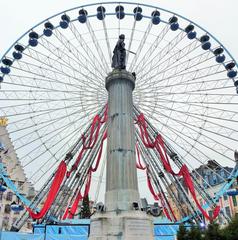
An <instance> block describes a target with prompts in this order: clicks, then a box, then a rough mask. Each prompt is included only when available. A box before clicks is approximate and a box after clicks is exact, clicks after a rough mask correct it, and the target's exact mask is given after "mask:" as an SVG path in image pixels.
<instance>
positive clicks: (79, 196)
mask: <svg viewBox="0 0 238 240" xmlns="http://www.w3.org/2000/svg"><path fill="white" fill-rule="evenodd" d="M91 180H92V171H89V172H88V176H87V181H86V184H85V189H84V194H83V196H82V194H81V190H78V189H77V190H76V198H75V200H74V203H73V205H72V207H70V206H68V207H67V209H66V211H65V213H64V215H63V217H62V219H63V220H64V219H66V218H69V219H72V218H73V217H74V215H75V213H76V211H77V209H78V205H79V202H80V201H81V200H82V199H83V198H85V197H86V196H87V195H88V193H89V190H90V186H91Z"/></svg>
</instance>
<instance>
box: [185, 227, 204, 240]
mask: <svg viewBox="0 0 238 240" xmlns="http://www.w3.org/2000/svg"><path fill="white" fill-rule="evenodd" d="M194 239H196V240H202V232H201V229H200V228H199V227H197V226H195V225H192V227H191V229H190V231H189V232H188V240H194Z"/></svg>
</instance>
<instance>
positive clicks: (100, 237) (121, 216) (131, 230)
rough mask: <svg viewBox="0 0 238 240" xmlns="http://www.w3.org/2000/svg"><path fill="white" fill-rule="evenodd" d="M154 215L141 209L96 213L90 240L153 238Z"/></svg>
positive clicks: (91, 226) (91, 227) (144, 239)
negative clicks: (149, 214)
mask: <svg viewBox="0 0 238 240" xmlns="http://www.w3.org/2000/svg"><path fill="white" fill-rule="evenodd" d="M153 239H154V225H153V217H151V216H148V215H147V214H146V213H145V212H141V211H125V212H119V213H118V212H106V213H96V214H95V215H94V216H93V217H92V218H91V225H90V236H89V240H153Z"/></svg>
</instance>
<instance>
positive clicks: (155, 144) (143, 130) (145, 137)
mask: <svg viewBox="0 0 238 240" xmlns="http://www.w3.org/2000/svg"><path fill="white" fill-rule="evenodd" d="M136 123H137V124H138V126H139V128H140V134H141V139H142V141H143V144H144V145H145V146H146V147H147V148H155V149H156V150H157V151H158V153H159V155H160V159H161V161H162V164H163V166H164V168H165V170H166V171H167V172H168V173H170V174H172V175H174V176H182V177H183V179H184V183H185V185H186V186H187V188H188V189H189V192H190V193H191V195H192V197H193V199H194V201H195V203H196V205H197V207H198V209H199V210H200V211H201V212H202V214H203V215H204V217H205V218H207V219H208V220H210V221H212V220H214V219H215V218H216V217H217V216H218V215H219V212H220V206H216V207H215V208H214V210H213V217H212V218H210V216H209V215H208V214H207V213H206V211H205V210H204V209H203V208H202V206H201V205H200V203H199V201H198V200H197V197H196V191H195V188H194V184H193V180H192V178H191V175H190V173H189V170H188V168H187V166H186V165H185V164H183V165H182V166H181V168H180V170H179V172H178V173H175V172H174V171H173V169H172V167H171V165H170V162H169V158H168V155H167V152H166V148H165V145H164V141H163V138H162V136H161V135H160V134H158V135H157V136H156V138H155V140H154V141H152V140H151V139H150V136H149V134H148V132H147V124H146V121H145V117H144V115H143V114H140V115H139V116H138V117H137V121H136ZM148 186H149V185H148ZM149 188H150V186H149ZM152 194H153V193H152Z"/></svg>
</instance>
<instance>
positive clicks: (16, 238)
mask: <svg viewBox="0 0 238 240" xmlns="http://www.w3.org/2000/svg"><path fill="white" fill-rule="evenodd" d="M187 227H189V226H187ZM178 228H179V225H178V224H173V223H171V222H169V221H168V220H167V219H166V218H158V220H156V221H154V236H155V238H154V239H155V240H174V239H175V236H176V234H177V231H178ZM33 229H34V231H33V234H30V233H21V232H18V233H17V232H0V239H1V240H9V239H10V240H22V239H24V240H66V239H67V240H71V239H72V240H73V239H75V240H76V239H77V240H87V239H88V235H89V233H90V220H89V219H81V220H80V221H78V220H77V221H74V220H71V221H70V223H66V222H65V223H62V224H59V225H52V224H49V225H43V224H38V225H34V226H33Z"/></svg>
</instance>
